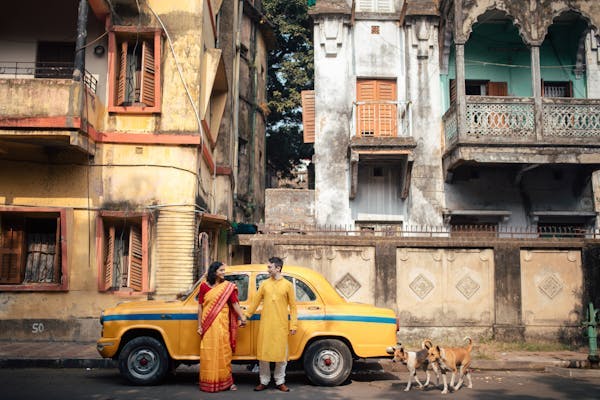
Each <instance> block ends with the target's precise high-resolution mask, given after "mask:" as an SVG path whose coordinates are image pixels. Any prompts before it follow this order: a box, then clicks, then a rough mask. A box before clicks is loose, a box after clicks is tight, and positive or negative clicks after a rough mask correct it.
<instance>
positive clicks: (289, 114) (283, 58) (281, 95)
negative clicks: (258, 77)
mask: <svg viewBox="0 0 600 400" xmlns="http://www.w3.org/2000/svg"><path fill="white" fill-rule="evenodd" d="M262 5H263V8H264V11H265V14H266V16H267V18H268V19H269V21H270V22H271V23H272V24H273V25H274V30H275V36H276V38H277V45H276V48H275V49H273V50H271V51H270V52H269V78H268V82H267V96H268V99H269V110H270V114H269V117H268V120H267V124H268V127H267V162H268V163H269V166H270V167H271V168H272V169H273V170H275V171H276V172H277V173H279V174H280V176H281V177H288V178H289V177H291V171H292V169H293V168H294V166H296V165H298V164H299V162H300V160H301V159H305V158H310V157H311V156H312V154H313V146H312V145H311V144H305V143H303V139H302V109H301V98H300V92H301V91H302V90H307V89H312V88H313V71H314V69H313V46H312V22H311V21H310V18H309V16H308V13H307V11H308V6H307V2H306V0H263V2H262Z"/></svg>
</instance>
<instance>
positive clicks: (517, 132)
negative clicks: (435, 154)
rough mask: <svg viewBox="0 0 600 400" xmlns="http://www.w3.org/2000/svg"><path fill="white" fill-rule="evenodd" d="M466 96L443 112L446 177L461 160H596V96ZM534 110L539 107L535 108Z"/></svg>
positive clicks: (599, 125)
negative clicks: (462, 104)
mask: <svg viewBox="0 0 600 400" xmlns="http://www.w3.org/2000/svg"><path fill="white" fill-rule="evenodd" d="M539 108H540V107H537V108H536V105H535V100H534V99H533V98H530V97H492V96H487V97H486V96H466V104H465V111H464V118H462V120H461V119H460V118H459V117H458V112H457V107H456V105H452V106H451V107H450V109H449V110H448V111H447V112H446V114H445V115H444V116H443V125H444V134H445V152H444V157H443V164H444V171H445V173H446V175H447V178H448V177H450V176H451V174H452V171H454V170H455V169H456V168H458V167H459V166H460V165H461V164H465V163H479V164H587V165H590V166H592V167H593V166H597V165H600V141H599V140H598V139H599V138H600V99H573V98H542V99H541V109H539ZM538 109H539V110H538Z"/></svg>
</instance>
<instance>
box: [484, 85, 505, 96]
mask: <svg viewBox="0 0 600 400" xmlns="http://www.w3.org/2000/svg"><path fill="white" fill-rule="evenodd" d="M486 86H487V88H486V89H487V90H486V91H487V95H488V96H508V84H507V83H506V82H488V83H487V84H486Z"/></svg>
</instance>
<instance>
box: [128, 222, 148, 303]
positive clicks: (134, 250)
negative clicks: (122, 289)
mask: <svg viewBox="0 0 600 400" xmlns="http://www.w3.org/2000/svg"><path fill="white" fill-rule="evenodd" d="M128 270H129V273H128V274H127V280H128V282H127V286H128V287H130V288H131V289H133V290H137V291H139V292H141V291H142V289H143V287H144V282H143V277H144V271H143V267H142V230H141V229H140V228H139V227H137V226H132V227H131V229H130V230H129V267H128Z"/></svg>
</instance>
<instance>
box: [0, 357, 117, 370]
mask: <svg viewBox="0 0 600 400" xmlns="http://www.w3.org/2000/svg"><path fill="white" fill-rule="evenodd" d="M117 366H118V364H117V362H116V361H115V360H111V359H104V358H98V359H95V358H94V359H84V358H48V359H35V358H8V359H0V368H117Z"/></svg>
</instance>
